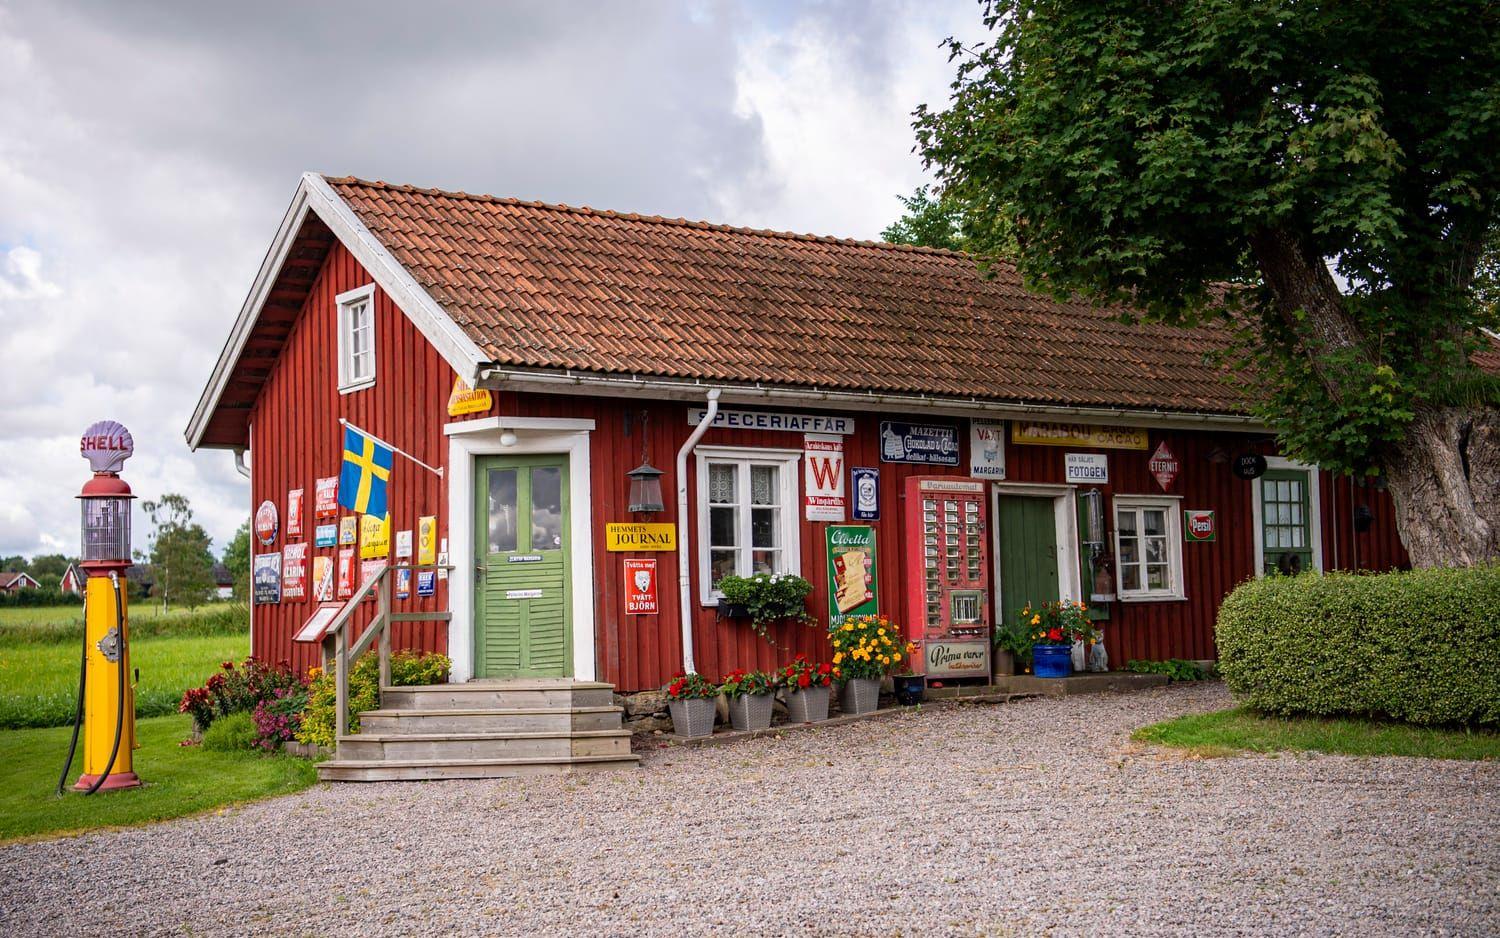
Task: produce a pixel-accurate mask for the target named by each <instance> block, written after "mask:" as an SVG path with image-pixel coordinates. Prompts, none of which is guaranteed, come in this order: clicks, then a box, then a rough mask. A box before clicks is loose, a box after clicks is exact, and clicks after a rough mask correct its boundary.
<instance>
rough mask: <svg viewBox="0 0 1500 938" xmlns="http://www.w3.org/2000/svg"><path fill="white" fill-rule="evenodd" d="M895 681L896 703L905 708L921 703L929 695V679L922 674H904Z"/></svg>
mask: <svg viewBox="0 0 1500 938" xmlns="http://www.w3.org/2000/svg"><path fill="white" fill-rule="evenodd" d="M893 680H894V681H895V684H896V702H897V703H899V704H901V706H903V707H911V706H914V705H916V704H919V703H921V702H922V698H923V697H924V696H926V694H927V678H925V677H923V676H922V675H920V674H902V675H900V676H899V677H896V678H894V679H893Z"/></svg>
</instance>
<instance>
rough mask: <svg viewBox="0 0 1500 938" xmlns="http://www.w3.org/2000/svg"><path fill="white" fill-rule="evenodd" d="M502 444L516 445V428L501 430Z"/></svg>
mask: <svg viewBox="0 0 1500 938" xmlns="http://www.w3.org/2000/svg"><path fill="white" fill-rule="evenodd" d="M500 445H501V446H515V445H516V431H514V430H503V431H501V433H500Z"/></svg>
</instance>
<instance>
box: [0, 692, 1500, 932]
mask: <svg viewBox="0 0 1500 938" xmlns="http://www.w3.org/2000/svg"><path fill="white" fill-rule="evenodd" d="M1228 703H1229V698H1228V695H1227V693H1226V692H1225V691H1224V689H1223V688H1222V687H1221V686H1218V685H1208V686H1176V687H1171V688H1163V689H1159V690H1154V691H1147V692H1142V693H1136V694H1131V695H1118V696H1117V695H1100V696H1090V697H1073V698H1059V699H1053V700H1029V701H1018V702H1016V703H1012V704H1009V705H1005V706H970V707H955V708H944V709H929V710H927V711H926V712H922V713H908V714H903V715H900V716H896V717H891V718H888V719H885V720H877V721H868V722H865V723H860V724H854V725H849V726H844V727H837V728H830V729H823V730H816V731H804V732H799V733H793V734H791V735H789V736H786V737H784V738H782V739H764V740H755V741H750V742H745V743H740V744H737V745H733V746H724V747H717V748H707V749H694V750H659V751H655V752H652V753H650V754H648V755H647V757H646V759H645V761H644V766H643V768H641V769H639V770H637V771H632V772H625V773H618V774H605V775H596V776H590V777H584V778H581V779H576V778H575V779H566V778H558V779H536V780H526V781H522V782H515V781H473V782H441V783H405V784H402V783H379V784H366V785H333V786H330V785H320V786H318V787H316V788H314V789H311V790H310V791H307V792H304V793H301V794H298V795H292V796H289V797H286V798H281V799H278V800H275V801H268V802H261V803H259V804H255V805H251V806H249V807H246V808H242V809H236V810H232V811H228V812H226V813H223V814H219V815H211V816H203V817H198V818H193V819H185V820H180V821H175V822H170V823H166V824H161V825H157V826H154V827H149V828H143V829H137V830H130V831H124V832H118V833H101V834H95V835H90V836H87V837H83V838H75V839H67V840H54V841H50V842H45V843H39V844H28V845H18V846H12V847H6V848H0V934H6V935H21V934H38V935H58V934H77V933H84V932H93V931H96V930H100V929H102V931H100V933H102V934H111V935H120V934H136V933H147V932H166V933H180V932H193V933H199V934H203V933H208V934H229V933H234V934H258V935H259V934H267V933H288V934H356V933H365V934H381V933H420V934H424V935H438V934H448V933H489V934H506V935H522V934H544V935H570V934H618V935H623V934H641V933H662V932H667V931H669V930H670V931H671V932H673V933H674V934H677V935H685V934H689V935H690V934H709V933H714V932H722V931H724V930H725V929H727V928H735V929H739V928H753V929H755V931H757V932H759V933H763V934H786V933H790V932H792V931H804V932H809V931H810V932H813V933H819V934H825V933H826V934H834V933H838V934H859V935H874V934H884V935H890V934H905V935H915V934H928V933H931V934H959V935H975V934H977V935H1010V934H1037V933H1046V934H1100V933H1116V934H1198V933H1214V934H1324V933H1326V934H1336V933H1339V934H1354V933H1359V934H1362V935H1372V934H1415V933H1438V934H1444V933H1446V934H1469V935H1478V934H1486V933H1488V934H1494V933H1496V931H1497V930H1500V899H1497V896H1496V884H1497V883H1500V836H1497V833H1496V832H1497V831H1500V799H1497V794H1500V765H1496V764H1482V763H1463V762H1438V761H1428V760H1418V759H1354V758H1346V757H1334V756H1281V757H1262V756H1243V757H1238V758H1228V759H1195V758H1190V757H1186V756H1184V755H1182V754H1180V753H1177V752H1175V751H1170V750H1164V749H1152V748H1143V747H1140V746H1137V745H1135V744H1132V743H1130V742H1129V740H1128V734H1129V731H1130V730H1131V729H1133V728H1135V727H1137V726H1141V725H1144V724H1147V723H1151V722H1154V721H1157V720H1161V719H1164V718H1167V717H1170V716H1174V715H1177V714H1181V713H1186V712H1191V711H1200V710H1211V709H1217V708H1220V707H1223V706H1226V705H1228ZM117 910H118V911H119V912H122V913H123V915H122V917H121V918H116V917H115V914H116V912H117Z"/></svg>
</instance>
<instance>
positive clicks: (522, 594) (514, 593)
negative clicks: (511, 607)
mask: <svg viewBox="0 0 1500 938" xmlns="http://www.w3.org/2000/svg"><path fill="white" fill-rule="evenodd" d="M541 595H542V591H541V590H506V591H505V598H506V599H538V598H540V597H541Z"/></svg>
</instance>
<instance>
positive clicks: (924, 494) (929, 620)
mask: <svg viewBox="0 0 1500 938" xmlns="http://www.w3.org/2000/svg"><path fill="white" fill-rule="evenodd" d="M987 488H988V485H987V483H985V482H983V481H981V480H979V479H965V478H955V477H953V476H912V477H911V478H909V479H907V480H906V490H905V492H906V498H905V511H906V519H905V520H906V525H905V532H906V544H905V545H904V546H905V550H906V621H907V623H908V625H907V629H908V632H907V634H908V637H909V638H910V639H911V641H913V642H916V643H917V647H918V664H919V667H921V668H922V669H923V673H925V674H926V675H927V677H928V678H929V679H933V678H937V679H943V678H964V677H975V678H984V679H985V680H988V679H989V676H990V602H989V591H990V563H989V553H990V551H989V534H988V525H987V524H986V523H985V517H986V515H987V513H988V508H987V506H986V504H985V492H986V489H987Z"/></svg>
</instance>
